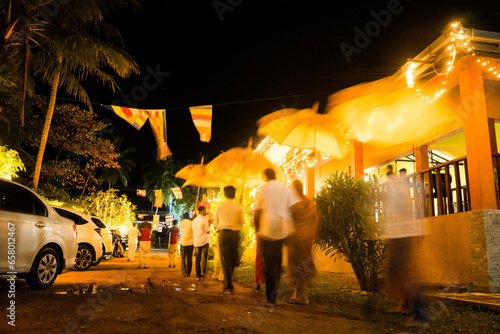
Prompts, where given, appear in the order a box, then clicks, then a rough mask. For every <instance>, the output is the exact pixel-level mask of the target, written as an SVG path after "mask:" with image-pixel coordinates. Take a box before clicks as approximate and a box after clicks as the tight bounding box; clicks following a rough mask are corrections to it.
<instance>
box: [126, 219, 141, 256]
mask: <svg viewBox="0 0 500 334" xmlns="http://www.w3.org/2000/svg"><path fill="white" fill-rule="evenodd" d="M140 234H141V232H140V231H139V230H138V229H137V227H135V224H134V223H132V226H130V227H129V228H128V231H127V239H128V259H127V261H131V262H134V258H135V250H136V248H137V240H138V238H139V235H140Z"/></svg>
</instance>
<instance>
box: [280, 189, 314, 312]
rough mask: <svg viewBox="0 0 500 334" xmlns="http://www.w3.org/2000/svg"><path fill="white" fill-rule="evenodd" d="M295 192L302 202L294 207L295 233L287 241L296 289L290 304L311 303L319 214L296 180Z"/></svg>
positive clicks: (290, 280) (290, 276)
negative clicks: (313, 246)
mask: <svg viewBox="0 0 500 334" xmlns="http://www.w3.org/2000/svg"><path fill="white" fill-rule="evenodd" d="M291 191H292V195H294V196H296V197H297V198H298V202H297V203H295V204H294V205H293V206H292V209H291V210H292V218H293V223H294V225H295V233H294V234H293V235H291V236H290V237H289V238H287V240H286V245H287V246H288V266H287V274H288V275H287V276H288V277H287V278H288V285H289V286H290V287H291V288H293V289H295V291H294V293H293V296H292V298H291V299H290V301H289V303H292V304H309V300H308V299H307V294H306V288H307V286H308V285H309V280H310V278H311V277H314V275H316V265H315V264H314V259H313V255H312V244H313V241H314V238H315V237H316V232H317V229H318V223H319V216H318V213H317V210H316V205H315V204H314V202H313V201H312V200H311V199H310V198H308V197H307V196H305V195H304V190H303V185H302V182H300V181H299V180H295V181H293V182H292V187H291Z"/></svg>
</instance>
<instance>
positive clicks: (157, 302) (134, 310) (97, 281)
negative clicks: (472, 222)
mask: <svg viewBox="0 0 500 334" xmlns="http://www.w3.org/2000/svg"><path fill="white" fill-rule="evenodd" d="M165 255H166V254H165V252H164V251H158V250H154V251H153V252H152V256H151V258H150V263H149V268H148V269H138V265H139V263H138V258H136V261H135V262H127V261H126V258H120V259H112V260H110V261H103V262H101V264H99V265H98V266H96V267H92V268H91V269H90V270H88V271H86V272H78V271H71V272H68V273H65V274H63V275H60V276H59V277H58V278H57V280H56V282H55V284H54V285H53V286H51V287H50V288H48V289H45V290H32V289H30V288H29V287H28V286H27V285H26V284H24V283H22V282H19V284H18V285H17V286H16V291H15V294H16V296H15V302H16V309H15V325H16V326H15V327H13V326H10V325H8V321H9V319H8V318H6V314H7V310H6V307H7V306H8V305H7V301H6V300H7V298H4V297H6V295H7V292H8V291H7V285H6V284H5V280H2V285H1V289H0V293H1V294H2V298H0V300H2V305H1V309H2V311H1V312H0V314H1V315H2V316H1V318H0V319H1V320H0V321H1V322H0V333H28V332H31V333H33V332H35V333H137V332H139V331H140V332H144V333H165V332H169V333H226V332H227V333H371V331H370V330H369V326H368V324H367V323H366V322H364V321H360V320H353V319H344V318H340V317H337V316H333V315H331V314H328V313H323V312H320V311H316V310H312V309H309V308H306V307H302V306H296V305H290V304H287V303H286V302H285V301H284V300H278V305H277V306H276V307H275V308H270V307H269V306H267V305H263V302H264V301H265V295H264V294H262V293H258V292H256V291H253V290H251V289H248V288H245V287H243V286H241V285H238V284H236V285H235V293H234V294H233V295H223V294H222V293H221V289H222V283H221V282H219V281H217V280H215V279H212V278H205V279H204V280H202V281H196V279H195V278H194V277H193V276H194V270H193V273H192V276H191V277H182V276H181V271H180V265H177V266H176V268H175V269H172V268H166V263H167V262H166V260H165ZM178 260H179V259H178Z"/></svg>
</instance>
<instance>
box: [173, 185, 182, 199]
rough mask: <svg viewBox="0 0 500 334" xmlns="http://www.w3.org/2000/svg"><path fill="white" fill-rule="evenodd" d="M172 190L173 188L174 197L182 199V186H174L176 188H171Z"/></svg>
mask: <svg viewBox="0 0 500 334" xmlns="http://www.w3.org/2000/svg"><path fill="white" fill-rule="evenodd" d="M170 190H172V192H173V193H174V197H175V199H182V191H181V188H179V187H174V188H170Z"/></svg>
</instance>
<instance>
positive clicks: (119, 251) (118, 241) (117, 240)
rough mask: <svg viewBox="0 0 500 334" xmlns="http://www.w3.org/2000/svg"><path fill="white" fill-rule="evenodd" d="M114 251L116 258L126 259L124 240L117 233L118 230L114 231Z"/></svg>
mask: <svg viewBox="0 0 500 334" xmlns="http://www.w3.org/2000/svg"><path fill="white" fill-rule="evenodd" d="M113 250H114V251H115V254H116V255H115V257H124V256H123V252H124V250H123V246H122V238H121V237H120V235H119V234H118V233H117V232H116V230H114V231H113Z"/></svg>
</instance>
